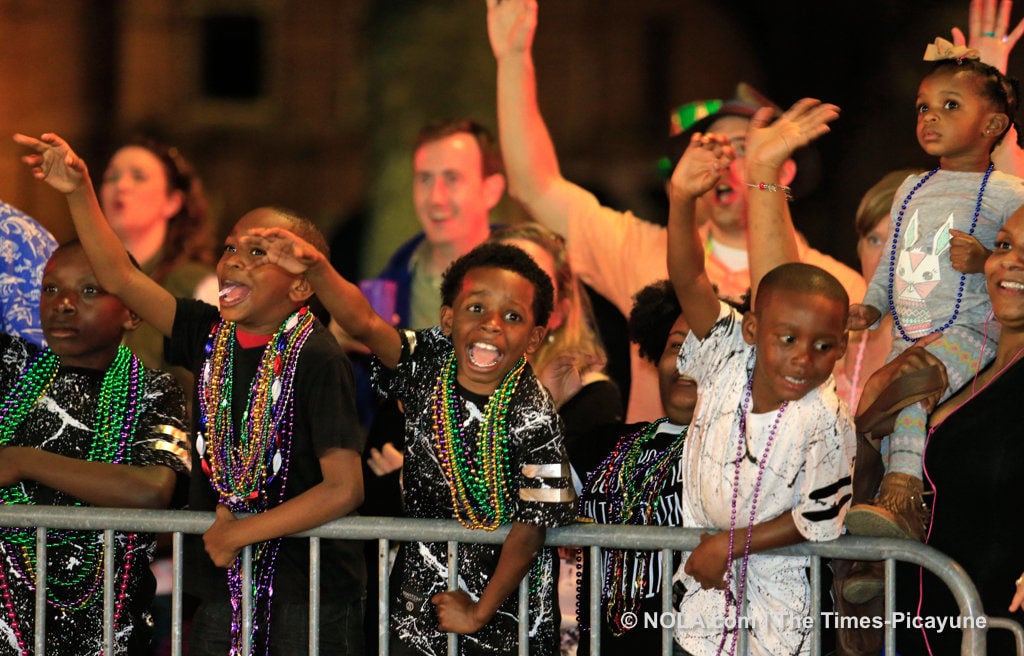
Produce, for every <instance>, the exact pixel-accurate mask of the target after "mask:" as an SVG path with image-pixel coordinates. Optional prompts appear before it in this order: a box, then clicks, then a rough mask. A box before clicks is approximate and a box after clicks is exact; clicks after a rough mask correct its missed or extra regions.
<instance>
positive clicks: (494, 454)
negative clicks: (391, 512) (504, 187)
mask: <svg viewBox="0 0 1024 656" xmlns="http://www.w3.org/2000/svg"><path fill="white" fill-rule="evenodd" d="M250 234H251V237H250V238H249V239H248V240H247V243H250V244H251V245H252V246H253V247H256V248H259V249H261V250H264V251H266V252H267V257H268V259H269V260H270V261H272V262H275V263H277V264H279V265H280V266H282V267H284V268H286V269H288V270H291V271H293V272H295V273H300V272H301V273H304V275H305V277H306V279H307V280H308V281H309V282H310V284H311V285H312V286H313V289H314V290H315V291H316V292H317V294H318V295H319V296H320V298H322V299H324V301H325V305H326V306H327V309H328V311H330V312H331V315H332V317H334V319H335V320H337V321H338V323H339V324H340V325H341V326H342V327H343V328H344V329H345V330H346V332H347V333H348V334H350V335H352V336H353V337H354V338H356V339H358V340H359V341H361V342H363V343H364V344H366V345H367V346H368V347H369V348H370V350H371V351H372V352H373V353H374V354H375V355H376V357H377V359H378V360H379V365H380V367H378V368H377V371H376V372H375V377H376V380H377V383H378V385H379V387H380V388H381V390H382V391H386V393H388V394H391V395H394V396H395V397H396V398H397V399H398V400H399V401H400V402H401V403H402V406H403V407H404V409H405V416H406V453H405V464H404V470H403V474H402V477H403V486H404V487H403V501H404V505H405V512H406V514H407V515H408V516H411V517H419V518H426V519H450V518H453V517H454V518H456V519H458V520H459V521H460V522H461V523H462V524H463V525H464V526H467V527H469V528H482V529H485V530H494V529H495V528H497V527H499V526H502V525H507V524H511V526H512V528H511V530H510V531H509V534H508V536H507V537H506V538H505V542H504V544H503V545H501V546H500V547H496V546H493V545H479V544H461V545H460V546H459V586H458V587H459V589H458V590H455V591H447V546H446V544H444V543H423V542H414V543H403V544H402V545H401V547H400V548H399V553H398V558H397V560H396V562H395V566H394V570H393V572H392V588H391V589H392V600H391V635H392V640H391V653H393V654H410V653H422V654H444V653H446V636H445V634H444V632H446V631H451V632H455V633H460V634H464V637H463V638H462V639H461V640H460V653H474V654H481V653H482V654H511V653H516V651H517V645H516V641H515V640H514V639H510V637H511V636H515V635H516V633H517V625H518V621H517V616H518V613H517V605H518V604H517V602H516V599H515V598H514V595H512V592H513V591H514V590H515V589H516V587H517V586H518V584H519V582H520V581H521V580H522V579H523V577H524V576H525V575H526V573H527V572H528V571H529V573H530V582H531V584H530V600H529V602H528V606H529V616H530V620H529V629H528V632H529V641H530V653H542V654H546V653H554V652H555V651H557V629H558V627H557V624H556V618H558V612H557V600H556V596H555V587H554V576H553V573H554V569H553V565H554V562H555V559H554V554H553V552H552V550H550V549H547V550H544V551H543V552H541V547H542V545H543V543H544V537H545V528H546V527H554V526H559V525H563V524H567V523H569V522H571V521H573V519H574V516H575V504H574V503H573V502H574V501H575V492H574V490H573V488H572V485H571V481H570V479H569V466H568V462H567V459H566V455H565V449H564V447H563V444H562V434H561V425H560V423H559V420H558V415H557V412H556V410H555V408H554V405H553V403H552V401H551V397H550V395H549V394H548V393H547V391H546V390H545V389H544V388H543V387H542V386H541V384H540V383H539V382H538V381H537V379H536V377H535V376H534V375H533V372H532V370H531V369H530V365H529V364H527V363H526V355H527V354H529V353H532V352H533V351H534V350H535V349H536V348H537V347H538V345H539V344H540V342H541V340H542V339H543V338H544V336H545V333H546V329H545V326H546V325H547V321H548V317H549V315H550V313H551V309H552V297H553V290H552V287H551V281H550V280H549V279H548V276H547V274H545V273H544V272H543V270H541V269H540V268H539V267H538V266H537V265H536V263H535V262H534V261H533V260H532V259H531V258H530V256H529V255H527V254H526V253H525V252H523V251H522V250H520V249H518V248H516V247H514V246H509V245H507V244H500V243H487V244H483V245H481V246H478V247H476V248H475V249H473V250H472V251H470V252H469V253H468V254H466V255H464V256H462V257H460V258H459V259H457V260H456V261H455V262H453V263H452V265H451V266H450V267H449V269H448V270H447V271H446V273H445V275H444V280H443V282H442V285H441V311H440V326H437V327H434V328H430V329H426V330H419V331H409V330H400V331H396V330H395V329H394V328H393V327H392V326H391V324H390V323H389V322H388V321H386V320H385V319H383V318H382V317H380V316H378V315H377V314H376V313H374V311H373V309H372V308H371V307H370V304H369V302H368V301H367V300H366V298H365V297H363V295H362V294H361V293H360V292H359V289H358V287H356V286H355V285H353V284H352V283H350V282H349V281H347V280H345V279H344V278H342V277H341V276H340V275H339V274H338V273H337V271H335V270H334V269H333V268H331V266H330V264H329V262H328V261H327V260H326V259H324V258H323V257H322V255H320V254H319V253H318V252H317V251H316V249H313V248H311V247H310V246H309V245H308V244H305V243H304V242H303V241H302V240H301V239H297V238H296V237H295V236H294V235H291V234H290V233H288V232H286V231H283V230H259V231H252V232H251V233H250ZM538 554H540V557H538ZM431 603H432V604H433V605H434V606H435V607H436V610H437V612H436V614H435V613H433V612H430V611H431V608H430V604H431Z"/></svg>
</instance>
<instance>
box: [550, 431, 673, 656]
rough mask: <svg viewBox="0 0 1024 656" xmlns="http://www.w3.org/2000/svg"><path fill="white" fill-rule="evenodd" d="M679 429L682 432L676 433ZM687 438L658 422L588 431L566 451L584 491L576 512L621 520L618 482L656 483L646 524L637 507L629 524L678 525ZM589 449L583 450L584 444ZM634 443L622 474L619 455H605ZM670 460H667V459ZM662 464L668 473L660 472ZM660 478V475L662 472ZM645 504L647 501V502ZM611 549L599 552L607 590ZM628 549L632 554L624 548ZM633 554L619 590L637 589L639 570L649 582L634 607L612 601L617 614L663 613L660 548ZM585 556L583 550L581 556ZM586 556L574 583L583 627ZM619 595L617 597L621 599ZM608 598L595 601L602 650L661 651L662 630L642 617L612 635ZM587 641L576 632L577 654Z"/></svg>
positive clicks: (600, 520) (600, 519) (586, 594)
mask: <svg viewBox="0 0 1024 656" xmlns="http://www.w3.org/2000/svg"><path fill="white" fill-rule="evenodd" d="M649 429H655V430H657V432H656V433H655V434H654V435H653V436H648V435H647V434H646V433H645V431H647V430H649ZM680 431H682V432H680ZM685 438H686V429H685V427H681V426H677V425H675V424H670V423H668V422H662V423H660V425H657V426H655V425H652V424H645V423H640V424H629V425H621V424H620V425H618V426H605V427H604V428H602V429H600V430H596V431H594V432H593V433H591V434H590V435H589V436H588V437H587V439H586V440H584V441H583V442H584V444H583V445H580V447H578V448H576V449H574V450H570V452H569V459H570V460H571V461H572V465H573V467H574V468H575V469H576V473H577V475H578V476H579V477H580V478H581V479H582V480H584V481H585V482H584V484H583V491H582V493H581V494H580V499H579V507H580V516H581V517H589V518H590V519H593V520H594V521H595V522H597V523H599V524H608V523H613V522H616V521H619V520H618V519H617V515H616V511H614V510H613V509H615V508H617V507H620V506H621V504H622V499H623V496H624V492H623V490H622V485H623V484H625V485H628V486H630V487H631V488H633V489H635V490H640V489H644V490H648V489H649V488H655V486H656V482H659V483H660V485H658V486H657V487H656V489H649V491H650V492H651V493H652V494H654V498H655V499H656V503H657V508H656V510H655V511H654V513H653V516H652V517H651V518H650V520H651V521H650V522H647V521H646V520H645V518H644V514H643V513H642V512H640V510H639V509H638V511H637V512H636V513H635V514H634V515H633V517H632V520H631V521H630V522H629V523H630V524H644V525H652V526H681V525H682V498H681V493H682V460H681V458H680V457H679V456H680V455H681V450H682V444H683V442H684V441H685ZM584 445H585V446H586V447H587V448H581V447H582V446H584ZM631 445H635V447H636V460H635V462H631V463H630V465H629V466H627V469H629V471H627V472H623V471H622V467H621V464H622V462H623V460H624V459H623V458H612V457H609V456H610V455H611V454H612V452H613V451H615V452H616V453H619V454H621V453H624V451H623V449H627V448H628V447H629V446H631ZM666 458H669V459H670V463H665V462H664V461H665V459H666ZM661 467H665V468H667V471H665V472H663V471H661V469H660V468H661ZM662 474H663V475H664V478H659V477H660V476H661V475H662ZM645 503H646V502H645ZM615 551H616V550H614V549H604V550H602V556H603V558H602V561H603V562H602V563H601V568H602V580H603V581H604V584H603V586H602V587H603V588H605V590H606V592H607V589H608V588H609V579H608V565H609V558H610V556H611V555H612V554H613V553H614V552H615ZM626 553H630V552H626ZM632 553H635V554H637V556H636V557H635V558H631V559H630V560H627V563H626V565H625V567H626V569H627V570H628V571H627V572H626V573H625V574H624V578H623V580H622V581H618V583H619V585H620V594H621V593H622V590H627V591H628V590H633V591H635V590H638V588H637V587H636V586H637V585H638V582H637V570H638V569H641V568H642V570H643V572H644V576H645V578H646V581H647V586H646V588H645V590H644V594H643V596H642V597H641V598H639V599H638V600H637V606H636V607H631V606H627V605H626V604H623V603H621V602H620V603H619V604H617V605H616V607H615V610H616V612H619V613H621V612H624V611H631V612H636V613H638V614H639V615H638V617H640V618H641V620H642V618H643V615H642V613H660V612H661V577H662V571H663V568H664V567H666V564H665V563H663V562H662V555H661V552H632ZM584 555H585V556H587V554H584ZM678 560H679V555H678V553H677V554H675V557H674V562H672V563H669V564H668V565H667V566H668V567H670V568H672V569H673V570H675V568H676V566H678ZM589 567H590V562H589V558H586V557H585V558H584V561H583V562H582V564H578V565H577V572H576V575H577V585H578V587H579V589H580V593H581V594H580V600H579V604H580V606H579V608H577V609H576V611H577V620H578V621H579V622H580V623H581V625H582V626H587V625H588V624H589V621H588V620H589V617H588V615H587V612H588V610H587V609H588V608H589V603H590V601H589V600H590V590H589V585H588V583H589V581H590V575H589V572H588V568H589ZM619 598H620V599H621V597H619ZM607 602H608V599H607V598H605V597H603V598H602V601H601V604H600V605H599V607H600V609H601V613H602V622H601V644H602V645H603V646H604V648H605V649H606V650H607V649H611V652H609V653H623V654H625V653H632V654H654V653H659V651H660V649H661V630H660V629H658V628H649V627H645V626H644V625H643V623H642V621H641V622H640V623H639V624H638V625H637V626H636V627H634V628H632V629H630V630H628V631H625V632H624V633H622V635H619V636H616V635H614V634H613V633H612V631H611V626H610V623H609V620H608V616H607V613H608V607H607ZM589 646H590V640H589V637H588V636H586V635H585V634H584V633H583V632H581V636H580V645H579V653H580V654H589V653H590V650H589Z"/></svg>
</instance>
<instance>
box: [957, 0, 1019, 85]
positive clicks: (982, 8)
mask: <svg viewBox="0 0 1024 656" xmlns="http://www.w3.org/2000/svg"><path fill="white" fill-rule="evenodd" d="M996 3H997V0H971V8H970V11H969V13H968V19H967V20H968V25H969V28H968V29H969V31H970V34H969V37H964V33H963V31H961V30H960V28H959V27H954V28H953V30H952V31H953V45H957V46H964V45H966V46H968V47H970V48H974V49H975V50H977V51H978V54H979V55H980V56H981V61H983V62H985V63H986V64H989V65H991V66H995V67H996V68H998V69H999V71H1000V72H1001V73H1003V74H1004V75H1005V74H1006V67H1007V63H1008V62H1009V59H1010V52H1011V51H1012V50H1013V47H1014V46H1015V45H1017V41H1018V40H1019V39H1020V37H1021V35H1022V34H1024V20H1021V21H1020V22H1019V23H1017V26H1016V27H1014V28H1013V31H1011V32H1007V29H1009V27H1010V12H1011V10H1012V9H1013V0H1002V1H1001V2H999V10H998V11H996Z"/></svg>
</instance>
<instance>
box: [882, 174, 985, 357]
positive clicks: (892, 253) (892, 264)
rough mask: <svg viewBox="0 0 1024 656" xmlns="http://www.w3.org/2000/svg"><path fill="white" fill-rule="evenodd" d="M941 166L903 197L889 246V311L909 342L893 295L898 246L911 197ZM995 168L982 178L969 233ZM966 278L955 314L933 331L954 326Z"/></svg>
mask: <svg viewBox="0 0 1024 656" xmlns="http://www.w3.org/2000/svg"><path fill="white" fill-rule="evenodd" d="M940 168H941V167H939V166H936V167H935V168H934V169H932V170H931V171H928V173H926V174H925V175H924V177H923V178H921V179H920V180H918V182H917V184H916V185H914V188H913V189H911V190H910V193H908V194H907V197H906V198H904V199H903V203H902V204H900V209H899V211H897V213H896V220H895V221H894V222H893V223H894V225H893V229H892V243H891V244H890V246H889V286H888V288H887V291H888V293H889V313H890V314H892V321H893V325H894V326H896V330H898V331H899V333H900V336H901V337H902V338H903V339H905V340H906V341H908V342H913V341H915V339H916V338H914V337H911V336H910V335H908V334H907V331H906V330H904V328H903V324H902V323H901V322H900V315H899V312H898V311H897V310H896V299H895V298H894V297H893V288H894V284H895V280H896V255H897V248H896V247H897V245H898V244H899V239H900V228H901V226H902V225H903V214H904V213H905V212H906V211H907V205H909V204H910V199H911V198H913V197H914V194H916V193H917V190H918V189H920V188H921V187H923V186H924V183H926V182H928V180H930V179H931V177H932V176H933V175H935V174H936V173H938V171H939V169H940ZM993 168H994V165H993V164H989V165H988V169H987V170H986V171H985V175H984V176H983V177H982V178H981V186H980V187H978V199H977V201H976V202H975V203H974V216H973V217H972V218H971V228H970V230H968V231H967V234H970V235H973V234H974V229H975V227H977V225H978V216H979V215H980V214H981V200H982V198H983V197H984V196H985V187H987V186H988V178H989V176H990V175H992V169H993ZM966 280H967V276H966V274H963V273H961V274H960V286H959V287H958V288H957V290H956V301H955V302H954V303H953V314H952V315H950V317H949V321H947V322H946V323H945V325H943V326H942V327H941V328H937V329H936V330H933V331H932V332H935V333H941V332H942V331H944V330H945V329H946V328H949V327H950V326H952V325H953V322H954V321H956V318H957V315H959V314H960V303H961V301H962V300H963V296H964V283H965V282H966Z"/></svg>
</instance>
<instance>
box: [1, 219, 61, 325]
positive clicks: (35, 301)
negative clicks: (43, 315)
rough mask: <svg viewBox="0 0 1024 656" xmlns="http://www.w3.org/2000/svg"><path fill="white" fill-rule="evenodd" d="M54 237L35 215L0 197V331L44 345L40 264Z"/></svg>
mask: <svg viewBox="0 0 1024 656" xmlns="http://www.w3.org/2000/svg"><path fill="white" fill-rule="evenodd" d="M56 248H57V241H56V240H55V239H54V238H53V236H52V235H50V233H49V232H47V230H46V228H44V227H43V226H41V225H39V223H37V222H36V220H35V219H33V218H32V217H30V216H28V215H27V214H25V213H24V212H21V211H20V210H17V209H15V208H13V207H11V206H10V205H8V204H7V203H4V202H3V201H0V315H2V318H3V326H2V330H3V332H5V333H7V334H13V335H19V336H21V337H23V338H25V339H27V340H29V341H31V342H34V343H36V344H39V345H43V343H44V340H43V329H42V327H41V326H40V325H39V294H40V282H41V281H42V278H43V267H45V266H46V262H47V260H49V259H50V254H51V253H53V251H54V250H56Z"/></svg>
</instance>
